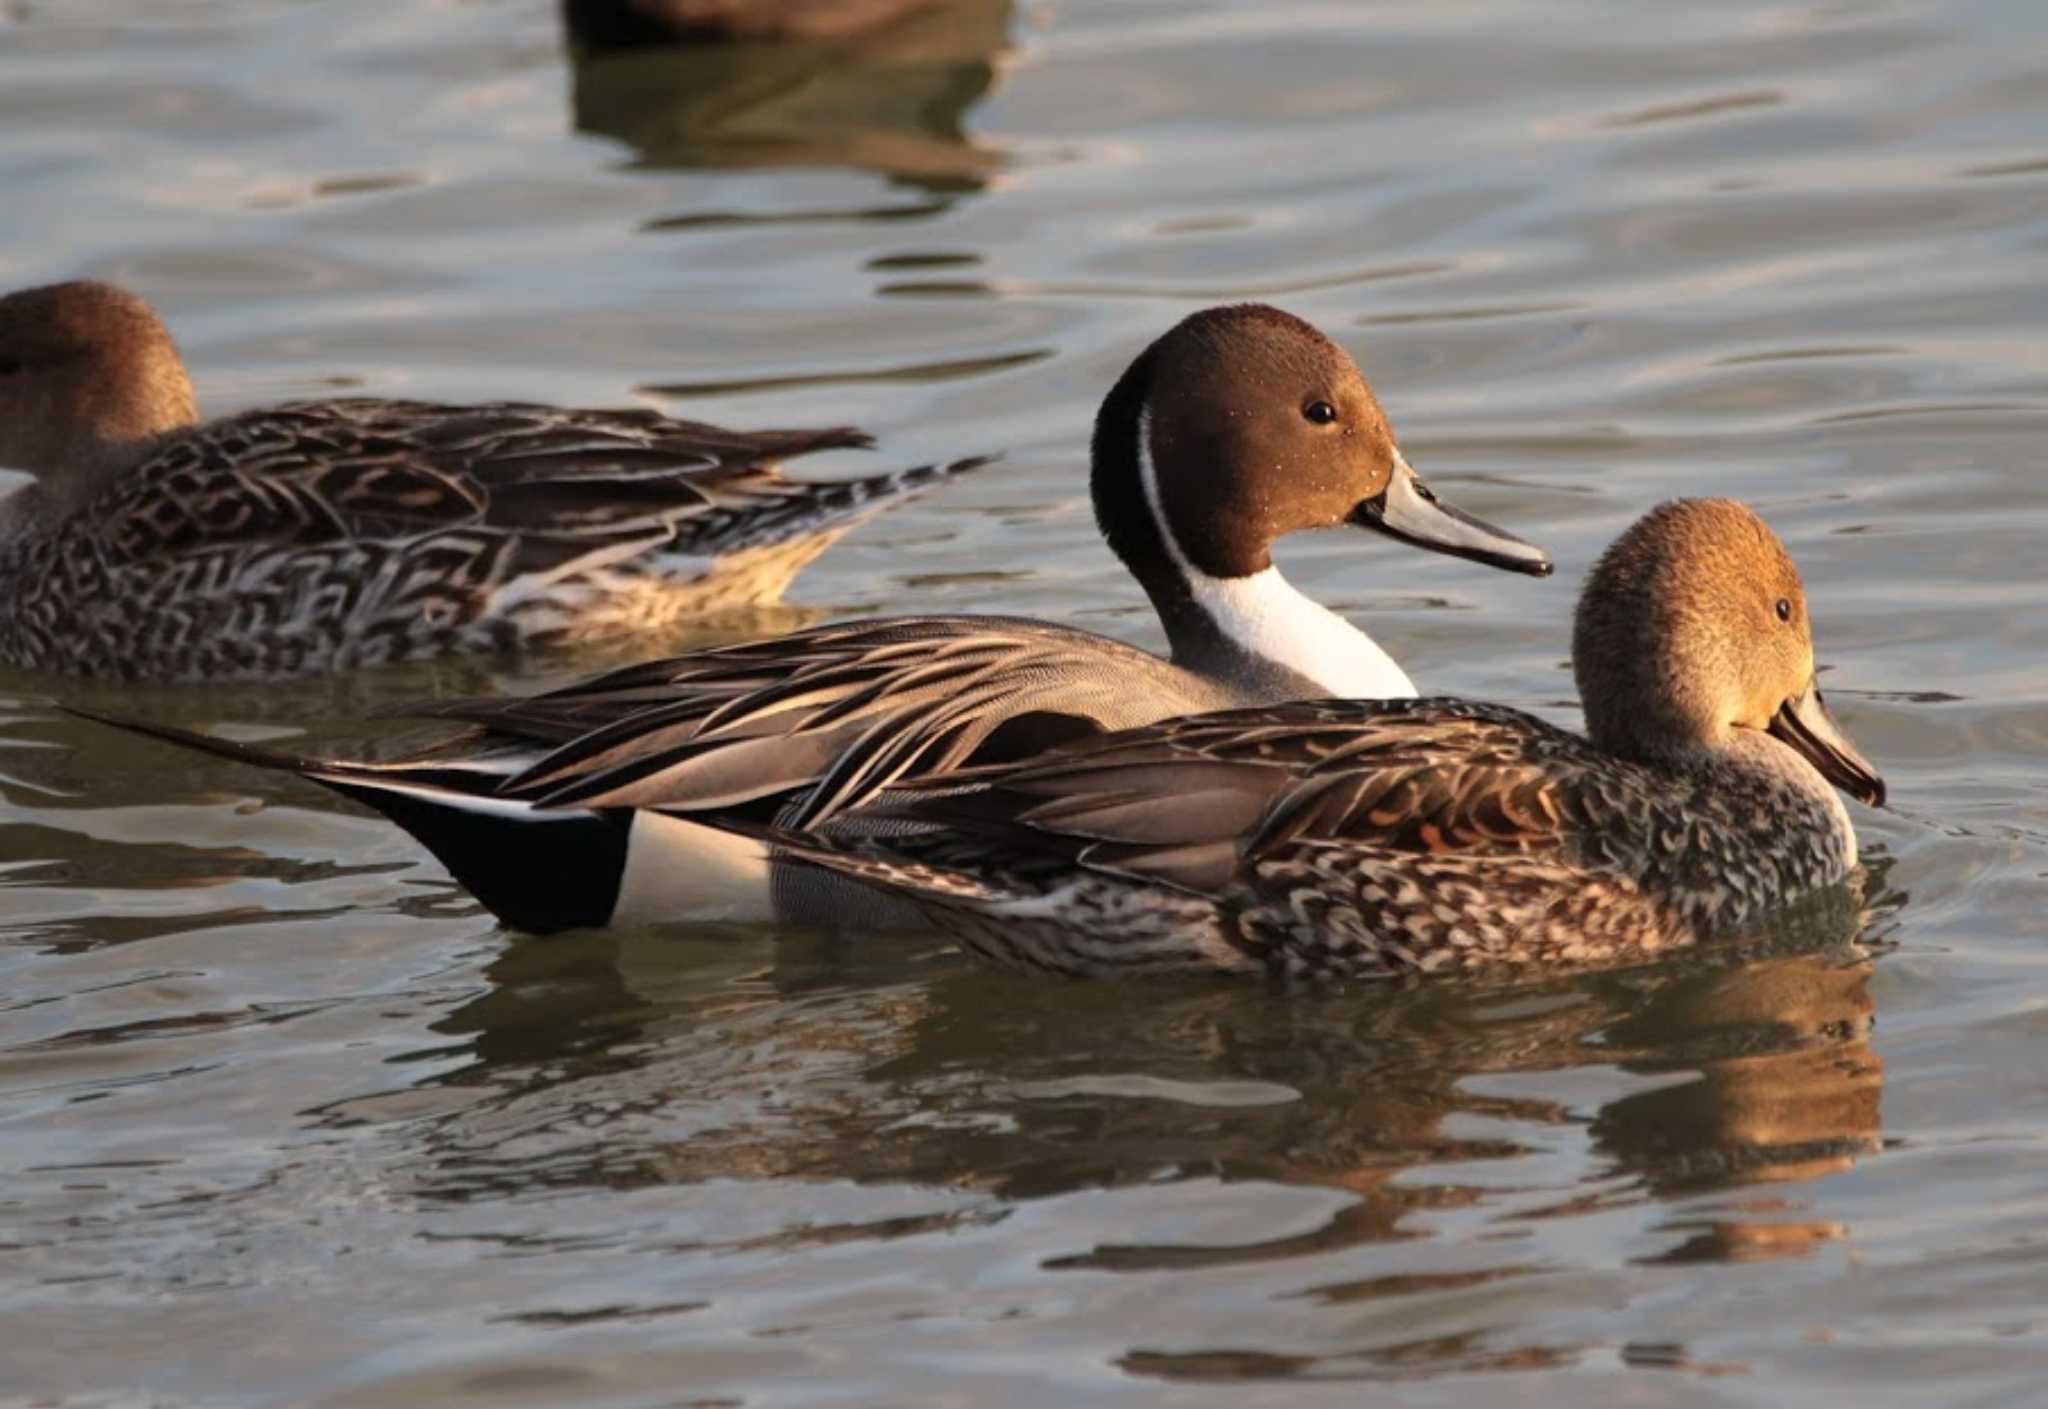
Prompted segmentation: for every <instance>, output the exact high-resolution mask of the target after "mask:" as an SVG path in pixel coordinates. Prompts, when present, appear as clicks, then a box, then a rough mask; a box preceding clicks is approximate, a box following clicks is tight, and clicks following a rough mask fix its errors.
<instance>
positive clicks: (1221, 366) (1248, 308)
mask: <svg viewBox="0 0 2048 1409" xmlns="http://www.w3.org/2000/svg"><path fill="white" fill-rule="evenodd" d="M1092 461H1093V473H1092V477H1091V489H1092V492H1093V496H1094V501H1095V510H1096V517H1097V519H1098V522H1099V525H1100V527H1101V530H1102V533H1103V536H1104V538H1105V539H1107V540H1108V542H1109V545H1110V547H1111V549H1112V550H1113V551H1114V552H1115V553H1116V554H1117V556H1118V557H1119V558H1120V559H1121V560H1122V561H1123V562H1124V564H1125V565H1126V566H1127V567H1128V568H1129V569H1130V571H1131V573H1132V575H1133V576H1135V577H1136V578H1137V579H1138V581H1139V583H1140V584H1141V585H1142V586H1143V587H1144V589H1145V591H1146V594H1147V595H1148V596H1149V597H1150V598H1151V601H1152V604H1153V607H1154V608H1155V609H1156V610H1157V612H1158V614H1159V618H1160V621H1161V622H1162V624H1163V625H1164V626H1165V629H1166V635H1167V640H1168V642H1169V643H1170V646H1171V651H1172V655H1171V659H1170V660H1161V659H1160V658H1159V657H1157V656H1154V655H1151V654H1150V653H1148V652H1145V651H1141V650H1138V649H1136V648H1135V647H1132V646H1129V645H1126V644H1124V643H1123V642H1120V641H1115V640H1112V639H1110V638H1107V637H1104V636H1098V635H1096V634H1094V633H1092V632H1087V631H1080V630H1076V629H1074V628H1072V627H1067V626H1060V625H1056V624H1053V623H1050V622H1039V621H1028V620H1022V619H1017V618H1005V617H977V616H938V615H924V616H907V617H895V618H885V619H882V620H879V621H866V622H852V623H843V624H839V625H832V626H825V627H820V628H816V629H813V630H809V631H803V632H797V633H794V634H792V635H789V636H784V637H779V638H776V639H774V640H769V641H760V642H752V643H748V644H744V645H738V646H731V647H723V648H718V649H713V650H708V651H700V652H695V653H692V654H689V655H685V656H680V657H676V658H673V659H669V660H662V661H655V662H651V663H648V664H646V665H639V666H633V667H629V668H627V669H624V670H620V671H616V672H613V673H611V674H608V675H604V676H600V677H598V678H596V679H594V680H591V681H588V682H585V683H583V684H580V685H572V686H570V687H568V688H566V689H561V690H556V691H552V692H550V693H547V694H544V695H540V696H537V697H533V698H524V699H519V698H514V699H502V698H499V699H484V700H466V701H454V702H448V703H441V704H435V705H428V706H424V707H422V708H421V709H420V710H418V711H416V712H417V713H419V714H423V715H429V716H432V717H437V718H442V719H449V720H458V721H463V722H467V723H469V724H472V725H475V726H477V728H476V732H474V733H472V734H470V735H467V736H465V737H464V738H462V739H459V740H457V741H455V742H454V743H453V744H452V745H450V746H449V747H448V748H445V749H442V750H438V751H436V752H435V753H434V754H432V755H430V756H428V757H426V758H423V759H419V760H415V761H413V762H409V763H401V764H390V765H371V764H359V763H351V762H345V761H336V762H323V761H319V760H310V759H301V758H292V757H289V756H285V755H281V754H277V753H273V752H270V751H267V750H261V749H254V748H247V747H243V746H240V745H235V744H230V743H227V742H225V741H222V740H217V739H211V738H207V737H205V736H200V735H191V734H186V733H183V732H182V731H177V730H172V729H165V728H159V727H157V726H140V727H142V728H143V729H144V731H145V732H153V733H157V734H159V735H161V736H163V737H167V738H171V739H173V740H174V741H177V742H183V743H187V744H190V745H192V746H194V747H198V748H203V749H207V750H210V751H212V752H216V753H222V754H225V755H227V756H229V757H234V758H239V759H241V760H243V761H246V762H250V763H255V764H258V765H260V766H265V767H273V768H286V769H290V770H293V771H296V772H299V773H301V774H303V775H304V776H306V777H309V778H311V779H313V780H314V781H316V782H319V783H323V784H325V785H327V786H329V787H331V788H334V789H336V790H338V791H340V792H342V793H343V794H344V795H346V796H350V797H354V798H356V799H358V800H359V801H362V802H365V803H368V804H369V805H370V806H372V807H375V808H376V809H378V810H379V811H381V812H383V813H385V814H386V815H387V816H389V817H391V818H392V820H394V821H396V822H397V823H398V824H399V825H400V826H402V827H404V828H406V829H407V830H408V831H410V832H411V833H412V834H413V835H414V836H416V837H417V838H419V840H420V841H421V842H422V843H424V844H425V845H426V846H427V848H428V849H429V850H431V851H432V852H433V853H434V854H435V855H436V856H437V857H439V858H440V859H441V861H442V862H443V864H445V865H446V866H447V867H448V868H449V870H451V871H452V872H454V874H455V876H456V878H457V879H458V880H460V881H461V882H462V883H463V885H465V886H466V887H468V888H469V889H470V890H471V891H473V892H474V893H475V894H476V896H477V897H478V898H479V899H480V900H482V901H483V903H484V904H485V905H487V906H489V907H490V908H491V909H492V910H493V911H494V912H495V913H496V914H497V915H498V916H499V917H500V918H501V919H503V920H504V921H505V922H506V923H507V924H509V925H512V926H514V927H515V928H519V929H526V930H538V931H547V930H558V929H565V928H571V927H577V926H590V925H604V924H625V923H641V922H649V921H675V920H684V919H711V918H716V919H728V920H732V919H737V920H757V921H767V920H780V921H785V922H794V923H805V924H815V925H825V926H831V927H845V926H849V925H864V924H888V923H903V922H905V921H906V920H907V919H914V918H915V917H914V916H908V915H906V914H905V913H904V912H903V911H902V910H901V908H900V907H891V906H887V905H884V904H882V903H881V902H880V900H879V898H878V897H876V896H875V895H874V894H873V893H872V892H871V891H868V890H865V889H864V888H861V887H858V886H853V885H849V884H846V883H841V882H836V881H833V880H832V879H831V878H829V877H825V876H822V875H821V874H820V873H818V872H817V871H815V870H813V869H811V868H804V867H786V866H782V865H779V864H777V863H776V862H775V860H774V857H773V855H772V853H771V851H770V850H769V849H767V848H764V847H763V845H762V844H761V843H760V842H759V841H758V840H756V839H755V838H754V837H753V836H751V835H740V834H735V833H734V832H733V831H731V830H728V829H727V824H736V825H741V826H758V825H763V824H766V823H769V822H774V823H777V824H779V825H781V826H783V827H811V826H820V825H823V824H825V823H826V822H828V821H829V820H830V819H831V818H832V817H834V816H836V815H838V814H839V813H841V812H843V811H845V810H847V809H849V808H853V807H855V806H858V805H859V804H860V803H862V802H864V801H867V800H869V799H872V798H873V797H875V796H876V795H877V794H878V793H879V792H881V791H882V790H884V789H886V788H888V787H891V786H894V785H897V784H900V783H902V782H903V781H905V780H907V779H911V778H916V777H919V776H921V775H923V774H926V773H931V772H934V771H936V770H939V769H944V768H950V767H956V766H961V765H966V764H972V763H980V762H988V761H992V760H999V759H1015V758H1022V757H1029V756H1032V755H1034V754H1037V753H1039V752H1041V751H1043V750H1045V749H1047V748H1049V747H1052V746H1053V745H1055V744H1057V743H1059V742H1061V741H1063V740H1068V739H1072V738H1075V737H1077V736H1081V735H1085V734H1089V733H1094V732H1098V731H1100V730H1104V729H1115V728H1124V727H1128V726H1131V725H1135V724H1144V723H1149V722H1151V721H1153V720H1157V719H1162V718H1166V717H1168V716H1171V715H1178V714H1187V713H1191V712H1195V711H1199V710H1211V709H1221V708H1228V707H1232V706H1244V705H1253V704H1270V703H1274V702H1277V701H1280V700H1286V699H1292V698H1298V697H1300V696H1303V695H1331V694H1349V695H1361V696H1375V697H1386V696H1398V695H1412V694H1413V693H1414V686H1413V684H1411V683H1410V681H1409V679H1408V677H1407V675H1406V674H1405V673H1404V672H1403V671H1402V670H1401V668H1400V667H1399V666H1398V665H1396V664H1395V663H1394V662H1393V660H1392V659H1391V658H1389V657H1388V656H1387V654H1386V653H1385V652H1384V651H1382V650H1381V649H1380V648H1379V646H1378V645H1377V644H1375V643H1374V642H1373V641H1372V639H1371V638H1370V637H1368V636H1367V635H1365V633H1363V632H1362V631H1360V630H1358V629H1357V628H1356V627H1354V626H1352V625H1351V624H1350V623H1349V622H1347V621H1345V620H1344V619H1343V618H1341V617H1339V616H1337V615H1336V614H1335V613H1333V612H1331V611H1329V610H1328V609H1326V608H1324V607H1322V606H1320V605H1319V604H1317V603H1316V602H1314V601H1311V600H1310V599H1309V598H1308V597H1306V596H1304V595H1302V594H1301V593H1300V592H1298V591H1296V590H1295V589H1294V588H1293V587H1292V586H1291V585H1289V583H1288V582H1287V580H1286V578H1285V577H1283V576H1282V575H1281V573H1280V570H1279V568H1277V567H1276V566H1275V565H1274V563H1273V559H1272V553H1271V549H1272V546H1273V544H1274V543H1275V542H1276V541H1277V540H1279V539H1280V538H1282V537H1284V536H1286V535H1287V534H1290V533H1293V532H1296V531H1298V530H1302V529H1310V528H1325V527H1337V526H1340V525H1348V526H1352V527H1360V528H1368V529H1372V530H1375V531H1377V532H1380V533H1384V534H1386V535H1388V536H1390V537H1393V538H1395V539H1397V540H1399V541H1402V542H1406V543H1410V544H1413V545H1415V546H1418V547H1423V548H1429V549H1432V550H1434V551H1437V552H1443V553H1451V554H1455V555H1458V556H1462V557H1469V558H1472V559H1475V560H1477V561H1480V562H1483V563H1487V564H1489V565H1491V566H1495V567H1502V568H1508V569H1511V570H1514V571H1519V572H1524V573H1529V574H1532V575H1535V576H1543V575H1546V574H1548V573H1549V572H1550V570H1551V564H1550V558H1549V555H1548V554H1546V553H1544V552H1543V551H1542V550H1541V549H1538V548H1535V547H1532V546H1530V545H1529V544H1527V543H1524V542H1522V541H1521V540H1520V539H1517V538H1515V537H1513V536H1512V535H1509V534H1507V533H1504V532H1502V531H1501V530H1499V529H1497V528H1494V527H1492V526H1490V525H1487V524H1484V523H1481V522H1480V521H1479V520H1477V519H1473V518H1471V517H1469V516H1467V515H1465V514H1463V513H1460V512H1459V511H1457V510H1455V509H1452V508H1450V507H1449V506H1447V505H1445V504H1443V503H1442V502H1441V501H1440V500H1439V499H1438V498H1437V496H1436V495H1435V493H1434V492H1433V491H1431V490H1430V489H1429V487H1428V486H1427V485H1425V484H1424V483H1423V482H1422V480H1421V479H1420V477H1418V476H1417V475H1416V473H1415V471H1414V470H1413V469H1412V468H1411V467H1410V466H1409V464H1408V462H1407V460H1406V459H1405V458H1403V456H1402V454H1401V452H1400V448H1399V446H1398V444H1397V443H1396V441H1395V439H1394V435H1393V431H1392V429H1391V428H1390V427H1389V426H1388V424H1387V421H1386V418H1385V416H1384V414H1383V413H1382V412H1381V410H1380V407H1379V403H1378V401H1377V400H1376V399H1375V398H1374V396H1373V394H1372V389H1371V388H1370V387H1369V386H1368V385H1367V384H1366V382H1365V378H1364V377H1363V376H1362V375H1361V374H1360V373H1359V371H1358V367H1357V365H1356V364H1355V363H1354V362H1353V361H1352V360H1351V358H1350V356H1349V355H1348V354H1346V353H1345V352H1344V351H1343V349H1341V348H1339V347H1338V346H1337V345H1336V344H1335V343H1332V342H1331V341H1330V340H1329V339H1328V338H1325V337H1324V336H1323V335H1322V334H1321V333H1319V332H1317V331H1316V330H1315V329H1314V328H1313V327H1311V326H1309V325H1308V324H1307V323H1304V322H1302V321H1301V320H1300V319H1298V318H1295V317H1292V316H1291V315H1289V314H1286V313H1282V312H1280V311H1279V310H1278V309H1274V308H1269V307H1265V306H1263V305H1258V304H1245V305H1235V306H1230V307H1224V308H1216V309H1209V310H1206V311H1204V312H1201V313H1197V314H1194V315H1193V316H1191V317H1189V318H1187V319H1184V320H1183V321H1182V322H1181V323H1179V324H1178V325H1177V326H1175V327H1174V328H1173V329H1171V330H1170V331H1168V332H1167V333H1166V334H1164V335H1163V336H1161V337H1160V338H1159V339H1158V340H1157V341H1156V342H1154V343H1153V344H1152V345H1151V346H1150V347H1148V348H1146V349H1145V350H1144V352H1142V353H1141V354H1140V355H1139V356H1138V357H1137V359H1136V360H1135V361H1134V362H1133V363H1132V364H1131V366H1130V368H1129V369H1128V370H1127V371H1126V372H1125V373H1124V375H1123V376H1122V377H1121V378H1120V379H1119V380H1118V382H1117V383H1116V385H1115V386H1114V387H1113V388H1112V389H1111V391H1110V392H1109V394H1108V396H1107V397H1106V398H1105V400H1104V402H1103V405H1102V410H1101V412H1100V414H1099V416H1098V417H1097V420H1096V426H1095V437H1094V443H1093V447H1092Z"/></svg>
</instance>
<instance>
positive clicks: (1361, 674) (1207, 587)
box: [1138, 408, 1415, 700]
mask: <svg viewBox="0 0 2048 1409" xmlns="http://www.w3.org/2000/svg"><path fill="white" fill-rule="evenodd" d="M1138 479H1139V481H1140V482H1141V483H1142V484H1143V485H1144V486H1145V503H1146V505H1147V506H1148V507H1149V508H1150V509H1151V510H1152V522H1153V523H1155V524H1157V525H1158V527H1159V537H1160V540H1161V541H1162V542H1164V543H1165V544H1166V551H1167V554H1168V556H1170V557H1171V558H1172V559H1173V563H1174V566H1175V567H1177V568H1179V569H1180V574H1181V576H1182V577H1183V578H1184V579H1186V581H1187V584H1188V590H1189V591H1190V592H1191V593H1192V594H1193V595H1194V599H1195V601H1196V602H1197V603H1198V604H1199V605H1200V606H1201V607H1202V609H1203V610H1204V611H1206V612H1208V613H1209V616H1210V618H1211V619H1212V620H1213V621H1215V623H1216V627H1217V629H1218V630H1220V631H1221V632H1222V633H1223V634H1224V635H1225V636H1227V637H1229V638H1230V639H1231V640H1232V641H1235V642H1236V643H1237V644H1238V645H1239V646H1240V647H1242V648H1243V649H1244V650H1246V651H1248V652H1250V653H1251V654H1252V655H1255V656H1259V657H1262V658H1263V659H1266V660H1270V661H1273V662H1275V663H1276V664H1279V665H1283V666H1285V667H1287V668H1288V669H1289V670H1292V671H1294V672H1295V673H1296V674H1299V675H1305V676H1307V677H1308V678H1309V679H1311V680H1313V681H1315V682H1316V684H1317V685H1318V686H1319V687H1320V688H1322V689H1324V690H1326V691H1328V692H1329V693H1330V694H1331V695H1333V696H1337V697H1340V698H1343V699H1354V700H1395V699H1400V700H1405V699H1413V698H1414V696H1415V682H1414V681H1412V680H1410V679H1409V678H1408V673H1407V672H1406V671H1404V670H1403V669H1401V667H1400V666H1398V665H1396V664H1395V663H1394V658H1393V657H1392V656H1390V655H1388V654H1387V653H1386V652H1385V651H1384V650H1382V649H1381V648H1380V644H1379V642H1377V641H1375V640H1373V639H1372V637H1370V636H1368V635H1366V634H1365V633H1364V632H1363V631H1360V630H1359V629H1358V628H1357V627H1355V626H1353V625H1352V624H1351V623H1350V622H1348V621H1346V620H1345V619H1344V618H1343V617H1341V616H1338V615H1337V614H1336V613H1335V612H1333V611H1331V610H1330V609H1329V608H1328V607H1325V606H1324V605H1322V604H1321V603H1320V602H1317V601H1314V600H1312V599H1311V598H1308V597H1305V596H1303V595H1302V594H1301V593H1300V592H1297V591H1296V590H1295V589H1294V587H1293V585H1292V584H1291V583H1289V582H1288V580H1287V579H1286V578H1284V577H1282V576H1281V575H1280V569H1279V568H1277V567H1269V568H1267V569H1266V570H1265V571H1264V572H1255V573H1253V574H1251V575H1250V576H1249V577H1211V576H1210V575H1209V574H1208V573H1206V572H1203V571H1202V570H1201V569H1200V568H1197V567H1196V566H1195V565H1194V564H1193V563H1192V562H1190V561H1188V556H1187V554H1186V553H1184V552H1182V551H1181V546H1180V544H1179V542H1177V541H1176V540H1175V538H1174V536H1173V529H1172V527H1171V526H1170V525H1169V524H1168V523H1167V522H1166V507H1165V502H1164V501H1163V500H1162V499H1161V498H1160V497H1159V472H1158V471H1157V470H1156V469H1155V468H1153V465H1152V412H1151V410H1150V409H1149V408H1148V409H1146V410H1145V411H1143V412H1141V413H1140V414H1139V417H1138Z"/></svg>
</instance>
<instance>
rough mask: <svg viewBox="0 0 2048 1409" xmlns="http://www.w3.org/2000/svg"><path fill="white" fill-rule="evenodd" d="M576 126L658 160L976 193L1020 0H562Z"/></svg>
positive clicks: (991, 155)
mask: <svg viewBox="0 0 2048 1409" xmlns="http://www.w3.org/2000/svg"><path fill="white" fill-rule="evenodd" d="M562 8H563V17H564V21H565V23H566V25H567V28H568V32H569V38H570V41H571V44H572V46H573V49H574V75H575V76H574V84H575V88H574V94H573V100H572V101H573V105H574V110H575V121H576V130H577V131H579V132H588V133H593V134H596V135H599V136H605V137H612V138H616V139H617V140H619V141H621V142H624V143H626V144H627V145H629V146H631V147H633V148H634V149H635V150H636V151H637V152H638V153H639V156H640V160H641V163H642V164H643V165H646V166H652V167H680V168H707V167H708V168H739V167H773V166H842V167H851V168H853V169H856V170H862V171H874V172H879V173H882V174H884V175H887V176H891V177H894V178H897V179H900V180H904V181H908V182H912V183H914V184H918V185H923V186H927V187H930V188H933V189H941V190H944V189H961V188H968V189H973V188H978V187H979V186H980V185H981V183H982V181H983V180H984V179H985V178H986V177H987V175H988V173H989V172H990V171H991V170H993V169H994V168H995V167H996V166H997V165H999V164H1000V161H1001V157H1000V154H999V153H996V152H994V151H991V150H989V149H988V148H985V147H982V146H980V145H978V144H977V143H975V142H974V141H973V139H972V138H971V137H969V136H968V134H967V132H966V130H965V118H966V114H967V111H968V109H969V108H971V107H973V106H974V104H975V103H977V102H979V101H980V100H981V98H982V97H983V96H984V95H985V94H987V93H988V92H989V90H990V89H991V88H993V87H994V85H995V80H996V72H997V68H998V65H999V63H1000V59H1001V56H1002V54H1003V52H1004V50H1005V48H1006V46H1007V39H1008V31H1009V20H1010V0H763V3H749V2H748V0H564V4H563V7H562Z"/></svg>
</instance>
